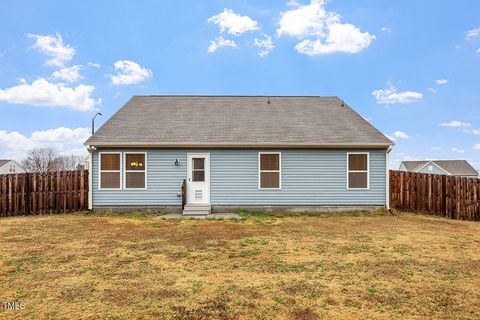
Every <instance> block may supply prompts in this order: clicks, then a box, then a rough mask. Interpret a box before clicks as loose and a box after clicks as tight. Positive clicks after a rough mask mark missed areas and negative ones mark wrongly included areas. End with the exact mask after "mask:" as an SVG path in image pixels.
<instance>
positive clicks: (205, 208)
mask: <svg viewBox="0 0 480 320" xmlns="http://www.w3.org/2000/svg"><path fill="white" fill-rule="evenodd" d="M211 212H212V206H211V205H209V204H187V205H186V206H185V208H184V209H183V215H184V216H203V215H209V214H210V213H211Z"/></svg>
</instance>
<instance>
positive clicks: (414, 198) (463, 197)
mask: <svg viewBox="0 0 480 320" xmlns="http://www.w3.org/2000/svg"><path fill="white" fill-rule="evenodd" d="M390 207H391V208H394V209H398V210H402V211H409V212H417V213H425V214H431V215H438V216H443V217H448V218H452V219H459V220H471V221H480V179H476V178H463V177H453V176H446V175H439V174H427V173H415V172H403V171H394V170H390Z"/></svg>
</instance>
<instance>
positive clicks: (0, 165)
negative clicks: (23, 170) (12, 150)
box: [0, 160, 10, 167]
mask: <svg viewBox="0 0 480 320" xmlns="http://www.w3.org/2000/svg"><path fill="white" fill-rule="evenodd" d="M8 162H10V160H0V167H3V166H4V165H6V164H7V163H8Z"/></svg>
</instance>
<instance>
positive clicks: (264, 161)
mask: <svg viewBox="0 0 480 320" xmlns="http://www.w3.org/2000/svg"><path fill="white" fill-rule="evenodd" d="M281 162H282V160H281V154H280V152H260V153H259V154H258V169H259V172H258V180H259V181H258V187H259V189H281V185H282V177H281V166H282V164H281Z"/></svg>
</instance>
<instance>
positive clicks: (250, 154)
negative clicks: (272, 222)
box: [92, 149, 386, 207]
mask: <svg viewBox="0 0 480 320" xmlns="http://www.w3.org/2000/svg"><path fill="white" fill-rule="evenodd" d="M105 151H114V150H111V149H110V150H105ZM121 151H122V152H125V151H132V150H131V149H130V150H127V149H122V150H121ZM136 151H142V152H147V171H148V178H147V184H148V185H147V190H98V151H96V152H95V153H94V155H93V168H92V169H93V170H92V172H93V206H94V207H95V206H122V205H125V206H127V205H128V206H147V205H148V206H155V205H158V206H166V205H180V204H181V198H179V197H177V192H179V191H180V189H181V183H182V180H183V179H184V178H185V177H186V167H187V166H186V157H187V152H195V151H197V152H210V161H211V163H210V171H211V179H210V181H211V183H210V194H211V195H210V197H211V199H210V200H211V201H210V202H211V204H212V205H237V206H242V205H245V206H246V205H293V206H295V205H352V206H354V205H385V199H386V152H385V150H370V151H369V153H370V159H369V160H370V163H369V165H370V173H369V174H370V188H369V189H368V190H347V152H348V151H346V150H294V149H290V150H202V151H198V150H188V151H187V150H180V149H179V150H173V149H168V150H167V149H150V150H145V149H142V150H136ZM259 151H279V152H281V153H282V157H281V158H282V166H281V171H282V172H281V174H282V185H281V190H259V189H258V152H259ZM356 151H358V150H356ZM366 151H368V150H366ZM175 159H179V160H180V163H181V164H180V166H175V165H174V162H175ZM122 178H123V175H122Z"/></svg>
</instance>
